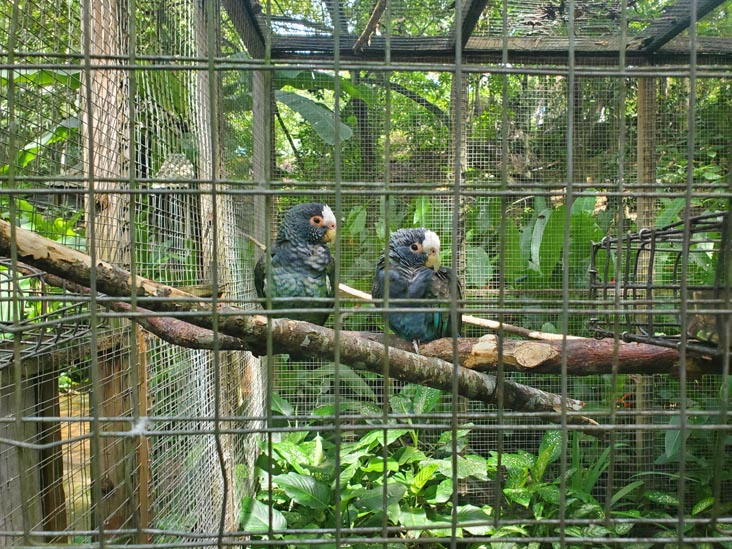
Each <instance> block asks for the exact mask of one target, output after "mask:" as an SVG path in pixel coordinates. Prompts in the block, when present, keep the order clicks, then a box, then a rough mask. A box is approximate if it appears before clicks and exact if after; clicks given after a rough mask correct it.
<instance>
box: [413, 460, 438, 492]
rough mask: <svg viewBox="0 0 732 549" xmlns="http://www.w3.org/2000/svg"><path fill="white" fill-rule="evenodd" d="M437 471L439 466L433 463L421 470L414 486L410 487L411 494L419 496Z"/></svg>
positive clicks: (416, 476) (415, 478) (415, 477)
mask: <svg viewBox="0 0 732 549" xmlns="http://www.w3.org/2000/svg"><path fill="white" fill-rule="evenodd" d="M435 471H437V464H436V463H431V464H429V465H426V466H425V467H423V468H421V469H420V470H419V472H418V473H417V474H416V475H415V476H414V481H413V482H412V485H411V486H410V487H409V488H410V490H411V492H412V493H413V494H419V492H421V491H422V488H424V485H425V484H427V483H428V482H429V481H430V480H432V477H433V476H434V474H435Z"/></svg>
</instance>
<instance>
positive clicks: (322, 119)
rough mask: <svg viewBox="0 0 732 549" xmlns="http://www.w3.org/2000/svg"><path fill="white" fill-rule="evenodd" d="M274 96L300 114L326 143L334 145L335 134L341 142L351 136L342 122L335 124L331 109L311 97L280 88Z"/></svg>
mask: <svg viewBox="0 0 732 549" xmlns="http://www.w3.org/2000/svg"><path fill="white" fill-rule="evenodd" d="M275 98H276V99H277V101H280V102H281V103H284V104H285V105H287V106H288V107H289V108H291V109H292V110H293V111H295V112H296V113H298V114H299V115H300V116H302V117H303V118H304V119H305V120H306V121H307V122H308V123H309V124H310V125H311V126H312V127H313V129H314V130H315V133H317V134H318V136H319V137H320V138H321V139H322V140H323V141H325V142H326V143H328V145H335V143H336V136H337V137H338V139H340V141H341V142H343V141H346V140H348V139H350V138H351V137H352V136H353V130H352V129H351V128H350V127H348V126H347V125H346V124H344V123H343V122H338V124H337V125H336V121H335V114H333V111H331V110H329V109H327V108H326V107H324V106H323V105H321V104H320V103H317V102H315V101H313V100H312V99H309V98H307V97H305V96H302V95H300V94H298V93H294V92H287V91H282V90H277V91H275ZM336 128H337V132H336Z"/></svg>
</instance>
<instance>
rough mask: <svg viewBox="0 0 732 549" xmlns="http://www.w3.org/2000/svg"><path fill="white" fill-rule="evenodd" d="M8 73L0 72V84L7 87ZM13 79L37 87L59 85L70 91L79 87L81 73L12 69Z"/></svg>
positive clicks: (57, 70) (71, 70) (58, 70)
mask: <svg viewBox="0 0 732 549" xmlns="http://www.w3.org/2000/svg"><path fill="white" fill-rule="evenodd" d="M9 75H10V73H9V72H8V71H7V69H3V70H0V82H2V83H3V84H4V85H7V82H8V77H9ZM13 78H14V79H15V82H16V83H21V82H27V83H30V84H35V85H37V86H51V85H55V84H61V85H62V86H66V87H68V88H70V89H72V90H76V89H79V88H80V87H81V71H80V70H79V69H14V70H13Z"/></svg>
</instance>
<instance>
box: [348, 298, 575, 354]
mask: <svg viewBox="0 0 732 549" xmlns="http://www.w3.org/2000/svg"><path fill="white" fill-rule="evenodd" d="M338 290H339V291H340V294H341V296H345V297H352V298H355V299H357V300H359V301H366V302H370V301H372V299H373V298H372V297H371V294H368V293H366V292H362V291H361V290H357V289H355V288H351V287H350V286H347V285H346V284H340V285H339V286H338ZM462 318H463V323H465V324H471V325H473V326H480V327H481V328H488V329H489V330H494V331H496V332H498V331H501V330H502V331H503V332H504V333H507V334H514V335H519V336H521V337H525V338H527V339H540V340H546V341H561V340H562V339H564V338H565V337H566V338H567V339H586V338H582V337H579V336H573V335H567V336H564V335H562V334H550V333H546V332H539V331H537V330H529V329H527V328H522V327H521V326H514V325H512V324H506V323H505V322H498V321H496V320H489V319H487V318H479V317H477V316H472V315H462Z"/></svg>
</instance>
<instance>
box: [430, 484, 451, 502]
mask: <svg viewBox="0 0 732 549" xmlns="http://www.w3.org/2000/svg"><path fill="white" fill-rule="evenodd" d="M452 492H453V488H452V479H451V478H446V479H445V480H443V481H442V482H440V484H438V485H437V490H436V491H435V496H434V498H432V499H430V500H428V503H432V504H435V503H446V502H448V501H450V499H451V498H452Z"/></svg>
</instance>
